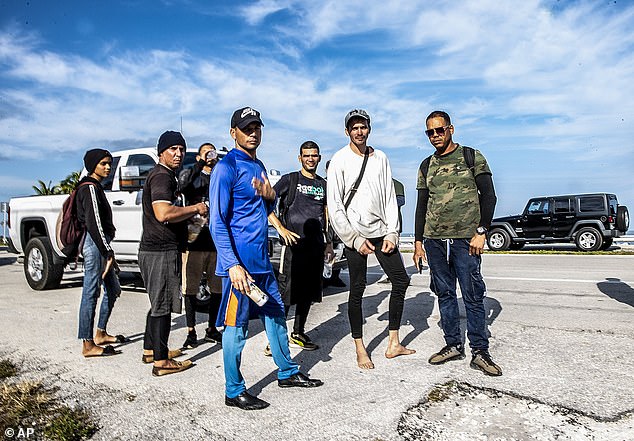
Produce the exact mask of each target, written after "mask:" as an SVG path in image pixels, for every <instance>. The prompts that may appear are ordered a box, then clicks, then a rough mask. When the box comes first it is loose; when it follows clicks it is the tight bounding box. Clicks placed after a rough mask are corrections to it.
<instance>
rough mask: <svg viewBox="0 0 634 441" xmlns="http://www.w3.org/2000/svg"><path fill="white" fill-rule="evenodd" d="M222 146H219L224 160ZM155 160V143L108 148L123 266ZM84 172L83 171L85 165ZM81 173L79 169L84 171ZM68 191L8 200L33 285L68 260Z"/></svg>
mask: <svg viewBox="0 0 634 441" xmlns="http://www.w3.org/2000/svg"><path fill="white" fill-rule="evenodd" d="M226 154H227V150H226V149H224V148H223V149H221V150H219V151H218V156H219V157H220V158H221V159H222V157H224V156H225V155H226ZM195 161H196V151H195V150H194V149H192V150H191V151H189V152H187V154H186V157H185V161H184V162H183V167H187V166H190V165H193V163H194V162H195ZM157 162H158V156H157V154H156V148H155V147H144V148H138V149H131V150H121V151H116V152H112V169H113V170H114V172H112V173H111V174H110V176H108V178H107V179H105V180H104V181H103V182H102V185H103V187H104V189H105V192H106V197H107V198H108V201H109V202H110V205H111V207H112V218H113V221H114V225H115V227H116V229H117V234H116V237H115V239H114V240H113V241H112V243H111V245H112V248H113V249H114V252H115V255H116V257H117V262H118V263H119V266H120V268H121V270H122V271H130V272H138V271H139V269H138V266H137V253H138V250H139V241H140V240H141V233H142V207H141V194H142V187H143V183H144V181H145V176H147V174H148V173H149V172H150V170H151V169H152V168H153V167H154V166H155V165H156V163H157ZM84 173H85V170H84ZM82 176H83V173H82ZM279 178H280V173H279V172H278V171H277V170H270V171H269V179H270V180H271V183H272V184H274V183H275V182H277V180H279ZM67 197H68V195H51V196H25V197H18V198H12V199H11V200H10V201H9V223H8V224H9V251H10V252H12V253H15V254H18V255H19V256H21V257H22V258H23V264H24V276H25V278H26V281H27V283H28V284H29V286H30V287H31V288H33V289H35V290H43V289H53V288H57V287H58V286H59V284H60V281H61V280H62V276H63V274H64V268H65V267H66V265H67V264H68V263H69V262H68V259H67V258H66V256H64V255H63V254H62V252H61V251H60V249H59V247H58V245H57V238H56V236H55V234H56V224H57V218H58V216H59V213H60V211H61V209H62V204H63V203H64V201H65V200H66V198H67ZM269 231H270V235H269V237H270V238H271V240H269V254H270V255H271V257H272V259H273V260H275V259H276V258H277V257H279V256H278V254H279V253H278V252H275V248H277V247H276V245H278V243H277V240H273V238H274V237H275V236H276V235H277V233H276V232H275V230H274V229H273V228H269ZM337 251H338V253H337V262H336V267H337V268H343V267H345V266H347V264H346V262H345V258H344V257H343V246H342V245H341V246H340V247H339V249H338V250H337Z"/></svg>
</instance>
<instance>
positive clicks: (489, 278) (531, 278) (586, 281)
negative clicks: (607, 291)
mask: <svg viewBox="0 0 634 441" xmlns="http://www.w3.org/2000/svg"><path fill="white" fill-rule="evenodd" d="M482 277H484V280H485V281H486V280H521V281H523V282H565V283H568V282H574V283H614V284H619V283H625V284H627V285H632V284H633V283H634V282H628V281H626V280H621V279H616V278H615V279H616V280H607V279H602V280H585V279H544V278H541V277H535V278H533V277H494V276H487V275H486V274H483V275H482Z"/></svg>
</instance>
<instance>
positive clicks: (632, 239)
mask: <svg viewBox="0 0 634 441" xmlns="http://www.w3.org/2000/svg"><path fill="white" fill-rule="evenodd" d="M614 245H618V246H634V235H627V236H621V237H616V238H614ZM399 249H401V250H402V251H412V250H413V249H414V236H409V235H407V236H401V237H400V239H399Z"/></svg>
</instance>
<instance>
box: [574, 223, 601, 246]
mask: <svg viewBox="0 0 634 441" xmlns="http://www.w3.org/2000/svg"><path fill="white" fill-rule="evenodd" d="M575 244H577V248H579V249H580V250H581V251H597V250H598V249H600V248H601V246H602V245H603V236H601V233H599V231H597V229H596V228H592V227H586V228H582V229H580V230H579V232H578V233H577V235H576V236H575Z"/></svg>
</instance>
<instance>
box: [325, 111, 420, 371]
mask: <svg viewBox="0 0 634 441" xmlns="http://www.w3.org/2000/svg"><path fill="white" fill-rule="evenodd" d="M345 126H346V129H345V133H346V136H348V137H349V138H350V142H349V143H348V144H347V145H346V146H345V147H343V148H342V149H341V150H339V151H338V152H337V153H335V155H334V156H333V158H332V160H331V161H330V167H329V168H328V187H327V204H328V211H329V218H330V222H331V225H332V227H333V229H334V230H335V232H336V233H337V235H338V236H339V237H340V238H341V240H342V241H343V242H344V243H345V245H346V250H345V253H346V258H347V259H348V271H349V273H350V294H349V297H348V318H349V320H350V328H351V331H352V338H353V339H354V343H355V349H356V353H357V364H358V365H359V367H360V368H362V369H374V363H372V359H371V358H370V355H369V354H368V352H367V350H366V347H365V344H364V343H363V313H362V298H363V292H364V291H365V287H366V273H367V263H368V255H369V254H372V253H375V254H376V257H377V260H378V261H379V264H380V265H381V268H383V271H385V274H387V276H388V277H389V278H390V280H391V281H392V292H391V294H390V312H389V341H388V345H387V350H386V351H385V356H386V357H387V358H394V357H398V356H399V355H410V354H413V353H414V352H415V351H414V350H412V349H408V348H406V347H405V346H403V345H402V344H401V342H400V338H399V328H400V325H401V316H402V314H403V302H404V299H405V290H406V289H407V286H408V285H409V277H408V276H407V273H406V272H405V266H404V265H403V259H402V257H401V253H400V252H399V250H398V237H399V236H398V229H399V221H398V206H397V202H396V194H395V191H394V184H393V183H392V170H391V169H390V163H389V161H388V159H387V156H386V155H385V153H383V152H382V151H380V150H376V149H375V148H373V147H371V146H369V145H367V141H368V136H369V135H370V130H371V128H370V116H369V115H368V113H367V112H366V111H365V110H357V109H355V110H351V111H350V112H348V114H347V115H346V118H345ZM364 164H365V167H364Z"/></svg>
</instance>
